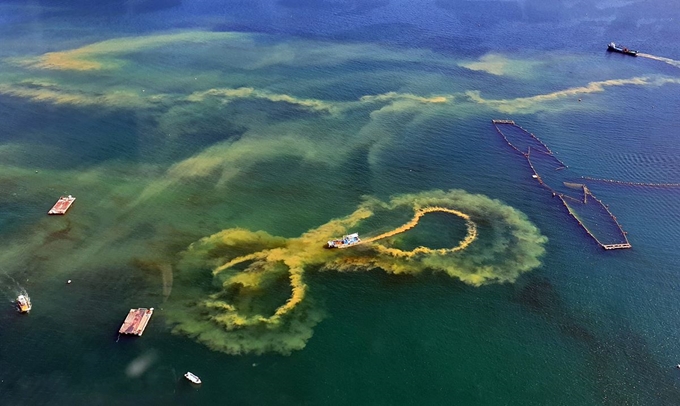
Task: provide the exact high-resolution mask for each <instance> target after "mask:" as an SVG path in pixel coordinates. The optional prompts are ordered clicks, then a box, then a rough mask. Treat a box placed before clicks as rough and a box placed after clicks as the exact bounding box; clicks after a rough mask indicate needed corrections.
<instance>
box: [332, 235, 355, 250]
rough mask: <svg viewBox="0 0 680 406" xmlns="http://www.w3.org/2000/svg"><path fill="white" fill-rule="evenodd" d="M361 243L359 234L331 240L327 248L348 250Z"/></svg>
mask: <svg viewBox="0 0 680 406" xmlns="http://www.w3.org/2000/svg"><path fill="white" fill-rule="evenodd" d="M360 242H361V238H359V233H354V234H347V235H343V236H342V239H339V240H330V241H328V244H327V245H326V248H347V247H351V246H353V245H357V244H359V243H360Z"/></svg>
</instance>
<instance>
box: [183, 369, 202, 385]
mask: <svg viewBox="0 0 680 406" xmlns="http://www.w3.org/2000/svg"><path fill="white" fill-rule="evenodd" d="M184 377H185V378H187V379H188V380H189V382H191V383H193V384H196V385H200V384H201V378H199V377H197V376H196V375H194V374H192V373H191V372H187V373H186V374H184Z"/></svg>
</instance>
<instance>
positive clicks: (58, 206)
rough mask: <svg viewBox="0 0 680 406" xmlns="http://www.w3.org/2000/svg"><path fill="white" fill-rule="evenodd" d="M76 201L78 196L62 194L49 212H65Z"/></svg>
mask: <svg viewBox="0 0 680 406" xmlns="http://www.w3.org/2000/svg"><path fill="white" fill-rule="evenodd" d="M75 201H76V198H75V197H73V196H71V195H68V196H62V197H60V198H59V200H57V202H56V203H55V204H54V206H52V208H51V209H50V211H48V212H47V214H65V213H66V210H68V209H69V208H70V207H71V205H72V204H73V202H75Z"/></svg>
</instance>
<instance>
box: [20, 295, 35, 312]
mask: <svg viewBox="0 0 680 406" xmlns="http://www.w3.org/2000/svg"><path fill="white" fill-rule="evenodd" d="M16 303H17V310H19V312H20V313H28V312H30V311H31V309H32V308H33V305H32V304H31V298H30V297H28V295H19V296H18V297H17V302H16Z"/></svg>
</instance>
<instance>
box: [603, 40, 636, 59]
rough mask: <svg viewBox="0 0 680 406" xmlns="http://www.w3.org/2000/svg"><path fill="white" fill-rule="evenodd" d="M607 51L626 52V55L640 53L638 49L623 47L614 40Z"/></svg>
mask: <svg viewBox="0 0 680 406" xmlns="http://www.w3.org/2000/svg"><path fill="white" fill-rule="evenodd" d="M607 51H611V52H619V53H622V54H626V55H631V56H637V54H638V51H633V50H632V49H628V48H626V47H622V46H621V45H616V44H615V43H613V42H610V43H609V44H608V45H607Z"/></svg>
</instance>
